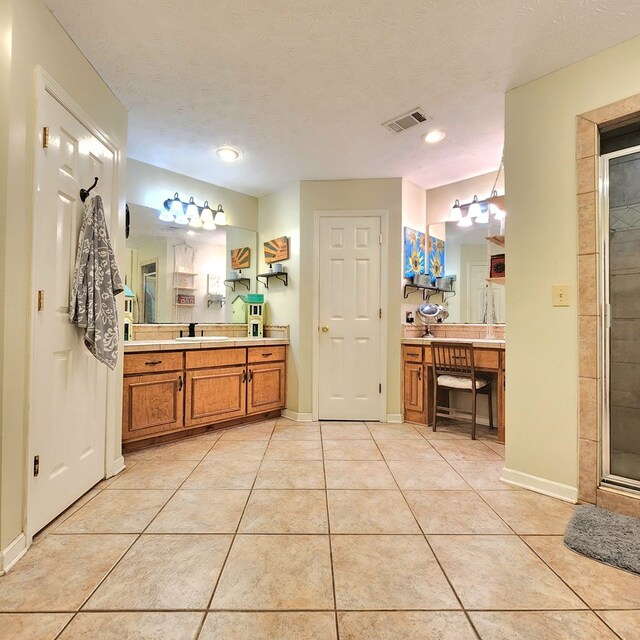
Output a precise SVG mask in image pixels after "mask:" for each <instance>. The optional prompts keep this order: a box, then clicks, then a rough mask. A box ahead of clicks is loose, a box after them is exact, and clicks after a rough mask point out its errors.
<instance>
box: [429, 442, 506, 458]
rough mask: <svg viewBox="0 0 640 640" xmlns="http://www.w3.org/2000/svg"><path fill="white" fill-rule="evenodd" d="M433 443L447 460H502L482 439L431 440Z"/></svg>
mask: <svg viewBox="0 0 640 640" xmlns="http://www.w3.org/2000/svg"><path fill="white" fill-rule="evenodd" d="M431 444H432V445H433V447H434V448H435V449H436V451H438V453H440V455H442V456H443V457H444V458H445V459H446V460H502V458H501V457H500V456H499V455H498V454H497V453H496V452H495V451H493V450H492V449H489V447H487V446H486V445H485V444H484V443H483V442H481V441H480V440H475V441H473V440H468V441H467V440H431Z"/></svg>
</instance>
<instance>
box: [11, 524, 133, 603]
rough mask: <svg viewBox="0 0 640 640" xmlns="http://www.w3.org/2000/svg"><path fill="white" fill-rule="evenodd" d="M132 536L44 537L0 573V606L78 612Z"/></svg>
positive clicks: (121, 553) (124, 549) (129, 542)
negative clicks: (4, 574) (6, 570)
mask: <svg viewBox="0 0 640 640" xmlns="http://www.w3.org/2000/svg"><path fill="white" fill-rule="evenodd" d="M135 539H136V537H135V536H134V535H91V536H85V535H68V536H56V535H52V536H47V537H46V538H45V539H44V540H41V541H39V542H38V543H37V544H34V545H33V547H31V549H30V550H29V552H28V553H27V555H26V556H25V557H24V558H22V560H20V562H18V564H17V565H16V566H15V567H14V568H13V569H12V570H11V571H10V572H9V573H8V574H7V575H6V576H4V577H3V578H0V611H76V610H77V609H79V608H80V606H81V605H82V603H83V602H84V600H85V599H86V598H88V597H89V595H90V594H91V592H92V591H93V590H94V589H95V588H96V587H97V586H98V584H99V583H100V581H101V580H102V579H103V578H104V576H105V575H106V574H107V573H108V572H109V570H110V569H111V568H112V567H113V565H114V564H115V563H116V562H117V561H118V560H119V559H120V557H121V556H122V555H123V554H124V553H125V551H126V550H127V549H128V548H129V546H130V545H131V544H132V543H133V541H134V540H135Z"/></svg>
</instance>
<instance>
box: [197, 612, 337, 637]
mask: <svg viewBox="0 0 640 640" xmlns="http://www.w3.org/2000/svg"><path fill="white" fill-rule="evenodd" d="M335 638H336V621H335V617H334V614H333V612H330V611H318V612H307V611H305V612H302V611H287V612H264V613H254V612H249V613H235V612H234V613H231V612H212V613H209V614H208V615H207V619H206V620H205V623H204V627H203V628H202V632H201V633H200V638H199V640H276V639H277V640H335Z"/></svg>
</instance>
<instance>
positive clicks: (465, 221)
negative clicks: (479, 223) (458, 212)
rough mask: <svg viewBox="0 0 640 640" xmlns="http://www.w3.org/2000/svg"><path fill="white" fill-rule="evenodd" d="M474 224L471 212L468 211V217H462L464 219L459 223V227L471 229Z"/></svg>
mask: <svg viewBox="0 0 640 640" xmlns="http://www.w3.org/2000/svg"><path fill="white" fill-rule="evenodd" d="M472 224H473V220H472V219H471V216H470V215H469V211H467V215H466V216H462V218H460V220H459V221H458V226H459V227H470V226H471V225H472Z"/></svg>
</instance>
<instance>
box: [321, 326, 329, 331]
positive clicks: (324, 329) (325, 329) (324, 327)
mask: <svg viewBox="0 0 640 640" xmlns="http://www.w3.org/2000/svg"><path fill="white" fill-rule="evenodd" d="M327 331H329V327H327V325H326V324H324V325H322V333H327Z"/></svg>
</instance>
